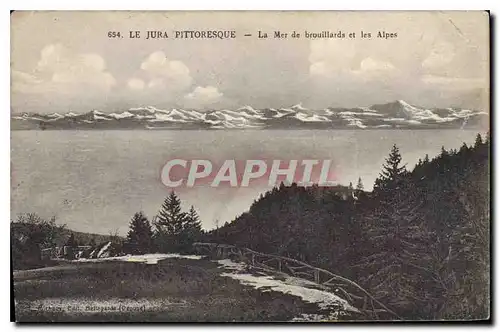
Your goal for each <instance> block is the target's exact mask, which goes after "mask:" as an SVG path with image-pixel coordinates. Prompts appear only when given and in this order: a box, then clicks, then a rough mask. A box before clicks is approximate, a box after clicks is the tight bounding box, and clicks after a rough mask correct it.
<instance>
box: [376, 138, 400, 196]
mask: <svg viewBox="0 0 500 332" xmlns="http://www.w3.org/2000/svg"><path fill="white" fill-rule="evenodd" d="M401 160H402V157H401V153H400V152H399V149H398V147H397V146H396V144H394V145H393V147H392V149H391V152H390V153H389V157H388V158H386V160H385V164H384V165H383V166H382V173H380V175H379V177H378V178H377V179H376V180H375V185H374V190H375V191H377V192H385V193H390V192H391V191H394V190H396V189H398V186H399V185H400V184H401V181H402V179H403V177H404V175H405V174H406V166H405V165H403V166H401Z"/></svg>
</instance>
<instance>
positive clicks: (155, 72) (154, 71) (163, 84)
mask: <svg viewBox="0 0 500 332" xmlns="http://www.w3.org/2000/svg"><path fill="white" fill-rule="evenodd" d="M141 69H142V70H143V71H144V72H146V73H147V75H148V77H149V78H150V81H149V83H148V87H149V88H154V89H173V90H182V89H185V88H188V87H189V86H191V82H192V78H191V75H190V73H189V68H188V67H187V66H186V65H185V64H184V63H183V62H182V61H177V60H170V59H168V58H167V56H166V55H165V53H164V52H162V51H157V52H154V53H151V54H150V55H149V56H148V57H147V58H146V59H145V60H144V61H143V62H142V63H141Z"/></svg>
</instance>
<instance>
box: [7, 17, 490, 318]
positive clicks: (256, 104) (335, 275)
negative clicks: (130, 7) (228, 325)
mask: <svg viewBox="0 0 500 332" xmlns="http://www.w3.org/2000/svg"><path fill="white" fill-rule="evenodd" d="M489 24H490V16H489V13H488V12H485V11H449V12H447V11H428V12H422V11H421V12H402V11H397V12H396V11H395V12H361V11H360V12H335V11H330V12H328V11H327V12H314V11H301V12H292V11H289V12H285V11H283V12H277V11H276V12H273V11H263V12H251V11H249V12H245V11H219V12H210V11H198V12H187V11H170V12H169V11H165V12H161V11H95V12H90V11H89V12H85V11H33V12H28V11H14V12H13V13H12V14H11V113H10V126H11V223H10V231H11V234H10V239H11V248H12V249H11V257H12V261H11V262H12V285H13V291H14V300H13V302H12V306H13V309H12V310H13V311H14V313H15V321H16V322H358V321H372V322H380V321H420V320H423V321H464V320H474V321H477V320H488V319H490V300H491V299H490V288H491V281H490V167H489V165H490V129H489V126H490V112H491V110H490V103H489V101H490V78H489V70H490V58H489V54H490V45H489V41H490V36H489Z"/></svg>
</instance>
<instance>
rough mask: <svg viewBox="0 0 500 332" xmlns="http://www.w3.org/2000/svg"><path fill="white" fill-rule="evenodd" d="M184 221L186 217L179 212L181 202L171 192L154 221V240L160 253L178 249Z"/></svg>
mask: <svg viewBox="0 0 500 332" xmlns="http://www.w3.org/2000/svg"><path fill="white" fill-rule="evenodd" d="M186 221H187V215H186V213H184V212H182V210H181V201H180V199H179V198H178V197H177V195H176V194H175V192H173V191H172V192H171V193H170V195H168V196H167V198H165V201H164V202H163V204H162V206H161V209H160V211H159V212H158V215H157V216H156V218H155V221H154V224H155V227H156V234H155V240H156V242H157V245H158V248H159V249H160V250H161V251H163V252H168V251H176V250H178V249H179V245H180V243H181V242H182V241H181V239H180V237H181V234H182V232H183V230H184V224H185V223H186Z"/></svg>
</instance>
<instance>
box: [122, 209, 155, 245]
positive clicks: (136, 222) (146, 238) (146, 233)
mask: <svg viewBox="0 0 500 332" xmlns="http://www.w3.org/2000/svg"><path fill="white" fill-rule="evenodd" d="M152 244H153V231H152V230H151V224H150V223H149V220H148V218H147V217H146V216H145V215H144V213H143V212H142V211H141V212H137V213H135V214H134V216H133V217H132V220H131V221H130V230H129V231H128V234H127V246H129V247H131V249H132V252H133V253H139V254H144V253H147V252H150V251H151V250H152Z"/></svg>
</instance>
